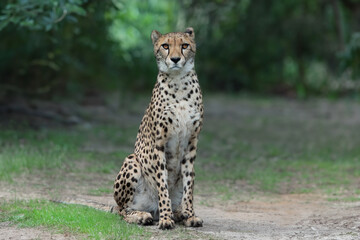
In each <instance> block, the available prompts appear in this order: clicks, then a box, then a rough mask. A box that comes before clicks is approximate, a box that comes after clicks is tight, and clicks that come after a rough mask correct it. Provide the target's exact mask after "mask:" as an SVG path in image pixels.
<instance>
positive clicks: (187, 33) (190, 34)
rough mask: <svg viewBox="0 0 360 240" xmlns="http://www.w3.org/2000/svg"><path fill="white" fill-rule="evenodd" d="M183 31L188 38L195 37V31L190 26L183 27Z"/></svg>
mask: <svg viewBox="0 0 360 240" xmlns="http://www.w3.org/2000/svg"><path fill="white" fill-rule="evenodd" d="M185 33H186V35H188V36H189V37H190V38H192V39H195V32H194V29H193V28H192V27H188V28H187V29H185Z"/></svg>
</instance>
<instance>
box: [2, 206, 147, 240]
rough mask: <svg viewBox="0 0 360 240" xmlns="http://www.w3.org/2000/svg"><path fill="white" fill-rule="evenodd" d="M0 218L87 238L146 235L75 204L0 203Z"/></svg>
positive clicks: (111, 216)
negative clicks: (82, 235) (81, 235)
mask: <svg viewBox="0 0 360 240" xmlns="http://www.w3.org/2000/svg"><path fill="white" fill-rule="evenodd" d="M0 210H1V211H0V221H3V222H4V221H11V222H13V223H15V224H16V225H18V226H20V227H37V226H44V227H47V228H50V229H54V230H56V231H58V232H60V233H65V232H71V233H75V234H84V235H86V236H87V238H90V239H136V238H139V237H140V236H142V237H144V236H147V233H145V232H144V229H143V228H140V227H138V226H136V225H132V224H127V223H126V222H125V221H122V220H120V217H119V216H117V215H114V214H110V213H106V212H102V211H99V210H96V209H92V208H89V207H84V206H79V205H64V204H57V203H52V202H48V201H42V200H31V201H16V202H12V203H2V204H1V205H0Z"/></svg>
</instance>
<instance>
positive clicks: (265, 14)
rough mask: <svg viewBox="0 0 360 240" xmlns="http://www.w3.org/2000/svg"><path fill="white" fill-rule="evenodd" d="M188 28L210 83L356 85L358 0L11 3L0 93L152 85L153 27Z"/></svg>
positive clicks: (297, 91)
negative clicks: (194, 39) (193, 32)
mask: <svg viewBox="0 0 360 240" xmlns="http://www.w3.org/2000/svg"><path fill="white" fill-rule="evenodd" d="M187 26H193V27H194V28H195V30H196V38H197V43H198V56H197V71H198V74H199V75H200V78H201V82H202V85H203V88H206V89H209V90H213V91H231V92H239V91H247V92H257V93H267V94H268V93H270V94H273V93H276V94H283V95H291V96H299V97H304V96H307V95H314V94H317V95H318V94H321V95H327V96H329V95H330V96H334V95H335V96H338V95H343V94H349V93H355V92H356V91H357V90H358V89H359V83H358V82H357V81H356V80H357V78H358V76H359V74H360V71H359V69H360V1H358V0H319V1H312V0H293V1H281V0H273V1H266V0H258V1H251V0H240V1H238V0H236V1H235V0H210V1H205V0H197V1H195V0H180V1H165V0H148V1H141V0H133V1H125V0H112V1H100V0H97V1H88V0H49V1H41V0H8V1H1V2H0V35H1V37H0V53H1V54H0V79H1V81H0V97H2V98H3V97H7V96H13V95H22V96H36V97H42V98H53V97H54V96H66V97H67V96H73V97H79V96H82V94H85V93H86V92H88V91H93V90H94V89H96V90H100V91H103V92H108V91H112V90H119V91H122V92H124V91H125V89H129V88H130V89H131V90H133V91H143V90H149V89H150V88H151V87H152V86H153V83H154V78H155V74H156V72H157V69H156V65H155V61H154V59H153V53H152V50H151V49H152V46H151V41H150V37H149V36H150V33H151V30H153V29H157V30H159V31H161V32H163V33H166V32H170V31H181V30H183V29H185V27H187Z"/></svg>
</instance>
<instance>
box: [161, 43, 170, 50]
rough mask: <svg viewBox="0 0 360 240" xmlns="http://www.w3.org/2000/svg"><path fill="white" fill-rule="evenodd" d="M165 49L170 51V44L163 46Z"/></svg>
mask: <svg viewBox="0 0 360 240" xmlns="http://www.w3.org/2000/svg"><path fill="white" fill-rule="evenodd" d="M161 46H162V47H163V48H164V49H166V50H168V49H169V44H166V43H164V44H163V45H161Z"/></svg>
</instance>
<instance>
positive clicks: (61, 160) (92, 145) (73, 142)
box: [0, 126, 136, 180]
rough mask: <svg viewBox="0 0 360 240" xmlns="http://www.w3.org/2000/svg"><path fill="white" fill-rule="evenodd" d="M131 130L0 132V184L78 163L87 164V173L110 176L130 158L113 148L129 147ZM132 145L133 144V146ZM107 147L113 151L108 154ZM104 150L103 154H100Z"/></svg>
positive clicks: (71, 167)
mask: <svg viewBox="0 0 360 240" xmlns="http://www.w3.org/2000/svg"><path fill="white" fill-rule="evenodd" d="M130 132H131V133H133V134H131V135H135V134H136V130H134V129H132V128H119V127H116V126H115V127H112V128H111V129H110V128H109V127H107V126H97V127H94V128H92V129H81V128H72V129H61V130H59V129H42V130H33V129H29V128H24V129H21V130H18V129H1V131H0V146H1V149H0V180H12V179H13V176H14V174H19V173H32V172H33V171H34V170H41V171H44V172H46V171H50V170H52V169H65V168H66V169H67V170H68V169H72V170H73V171H76V169H75V168H74V164H75V163H76V162H77V161H84V160H85V161H88V162H90V163H91V165H90V166H89V167H88V168H87V169H81V170H86V171H90V172H99V173H111V172H113V170H114V169H115V168H120V166H119V162H120V163H121V162H122V161H123V159H124V158H125V157H126V156H127V155H128V154H130V152H125V151H123V150H118V149H116V147H119V146H123V145H126V146H127V145H130V143H129V141H130V140H131V139H133V138H135V136H134V137H130V136H129V135H130ZM132 144H133V143H132ZM109 146H113V149H110V150H107V149H108V147H109ZM103 149H105V150H103Z"/></svg>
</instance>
